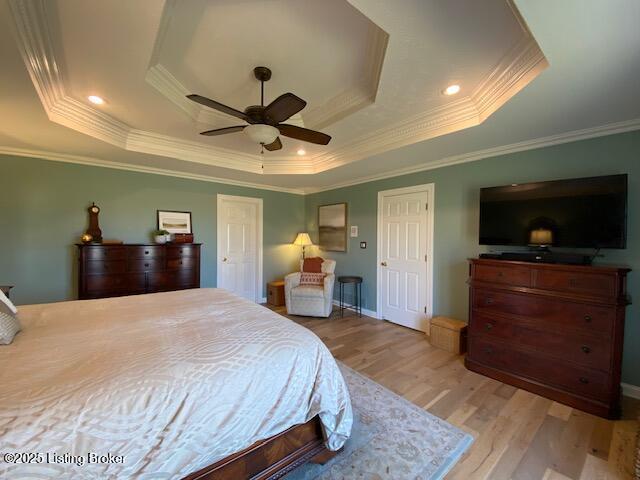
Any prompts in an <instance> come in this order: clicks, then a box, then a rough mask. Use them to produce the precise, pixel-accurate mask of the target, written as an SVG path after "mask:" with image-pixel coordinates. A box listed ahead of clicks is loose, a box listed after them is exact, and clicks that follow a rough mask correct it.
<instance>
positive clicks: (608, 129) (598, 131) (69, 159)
mask: <svg viewBox="0 0 640 480" xmlns="http://www.w3.org/2000/svg"><path fill="white" fill-rule="evenodd" d="M634 130H640V118H637V119H633V120H628V121H625V122H618V123H611V124H608V125H602V126H598V127H592V128H586V129H582V130H575V131H572V132H566V133H562V134H559V135H551V136H548V137H543V138H538V139H533V140H527V141H524V142H519V143H513V144H510V145H504V146H500V147H494V148H488V149H484V150H477V151H475V152H469V153H465V154H461V155H453V156H450V157H444V158H441V159H439V160H436V161H433V162H429V163H428V164H426V165H420V166H417V167H411V168H405V169H400V170H394V171H393V172H392V173H382V174H378V175H369V176H366V177H360V178H358V179H355V180H352V181H348V182H342V183H338V184H334V185H333V186H331V187H327V188H304V189H296V188H286V187H278V186H274V185H265V184H260V183H251V182H243V181H239V180H229V179H226V178H221V177H214V176H209V175H198V174H191V173H185V172H182V171H177V170H170V169H163V168H156V167H148V166H142V165H132V164H130V163H121V162H111V161H107V160H102V159H99V158H94V157H87V156H81V155H70V154H65V153H58V152H51V151H45V150H34V149H26V148H15V147H8V146H0V155H14V156H19V157H32V158H39V159H44V160H50V161H54V162H64V163H75V164H79V165H88V166H93V167H102V168H112V169H116V170H126V171H131V172H138V173H150V174H154V175H164V176H169V177H177V178H185V179H188V180H199V181H203V182H212V183H220V184H224V185H235V186H239V187H247V188H255V189H259V190H268V191H274V192H283V193H292V194H296V195H311V194H313V193H319V192H325V191H329V190H336V189H339V188H345V187H350V186H353V185H360V184H362V183H368V182H373V181H376V180H384V179H386V178H394V177H399V176H402V175H408V174H411V173H418V172H424V171H427V170H435V169H437V168H442V167H447V166H450V165H458V164H462V163H468V162H475V161H478V160H483V159H485V158H490V157H496V156H500V155H507V154H510V153H517V152H523V151H526V150H533V149H536V148H544V147H550V146H553V145H561V144H564V143H571V142H575V141H578V140H587V139H590V138H597V137H602V136H606V135H614V134H617V133H625V132H631V131H634Z"/></svg>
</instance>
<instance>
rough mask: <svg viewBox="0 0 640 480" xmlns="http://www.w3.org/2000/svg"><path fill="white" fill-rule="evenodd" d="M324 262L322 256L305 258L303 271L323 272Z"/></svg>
mask: <svg viewBox="0 0 640 480" xmlns="http://www.w3.org/2000/svg"><path fill="white" fill-rule="evenodd" d="M322 262H324V260H323V259H322V258H321V257H311V258H305V259H304V262H302V271H303V272H309V273H322Z"/></svg>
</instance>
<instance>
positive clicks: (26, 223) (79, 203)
mask: <svg viewBox="0 0 640 480" xmlns="http://www.w3.org/2000/svg"><path fill="white" fill-rule="evenodd" d="M427 147H428V143H422V144H416V145H412V146H409V147H405V148H401V149H398V150H395V151H393V152H389V153H387V154H384V155H383V157H384V158H385V159H386V160H387V161H388V162H389V163H393V162H394V161H397V160H401V159H403V158H409V157H411V158H415V157H416V156H420V152H421V151H422V150H423V149H424V148H427ZM616 173H628V174H629V189H630V190H629V223H628V238H627V244H628V248H627V249H626V250H609V251H604V252H603V253H604V254H605V255H606V257H605V258H604V259H602V260H601V261H602V262H605V263H618V264H626V265H629V266H630V267H631V268H633V269H634V272H632V273H631V274H630V277H629V292H630V294H631V296H632V299H635V300H636V302H640V278H639V277H640V221H639V219H638V214H639V208H638V205H639V202H640V198H639V196H640V131H636V132H630V133H624V134H619V135H612V136H608V137H601V138H595V139H590V140H584V141H580V142H575V143H567V144H563V145H558V146H553V147H548V148H543V149H538V150H530V151H526V152H520V153H514V154H510V155H503V156H500V157H494V158H488V159H484V160H481V161H477V162H470V163H466V164H460V165H454V166H450V167H442V168H438V169H435V170H427V171H424V172H419V173H413V174H410V175H404V176H399V177H394V178H389V179H385V180H379V181H375V182H369V183H364V184H360V185H355V186H352V187H346V188H340V189H336V190H331V191H327V192H321V193H317V194H313V195H308V196H306V197H302V196H298V195H292V194H286V193H278V192H271V191H267V190H257V189H251V188H245V187H236V186H231V185H224V184H218V183H209V182H202V181H195V180H185V179H179V178H173V177H164V176H159V175H152V174H143V173H133V172H128V171H121V170H112V169H107V168H98V167H90V166H81V165H73V164H66V163H59V162H51V161H45V160H39V159H33V158H23V157H10V156H0V284H5V283H8V284H12V285H16V287H15V289H14V290H13V291H12V295H13V298H14V299H15V300H16V301H17V303H19V304H25V303H39V302H50V301H57V300H65V299H72V298H75V293H76V285H75V270H74V266H75V263H74V247H73V243H75V242H76V241H77V239H78V237H79V236H80V234H81V233H82V232H83V231H84V229H85V228H86V225H87V214H86V207H87V206H88V205H89V204H90V203H91V202H92V201H95V202H96V203H97V204H98V205H100V207H101V208H102V212H101V214H100V224H101V228H102V230H103V235H104V237H105V238H115V239H120V240H124V241H126V242H144V241H148V240H149V238H150V237H149V232H150V231H151V230H152V229H153V228H155V224H156V210H157V209H167V210H187V211H191V212H192V213H193V228H194V233H195V236H196V240H197V241H199V242H202V243H203V244H204V245H203V250H202V254H203V258H202V285H203V286H206V287H212V286H215V284H216V262H215V252H216V194H217V193H224V194H229V195H244V196H252V197H260V198H263V200H264V281H265V282H267V281H269V280H272V279H276V278H281V277H282V276H283V275H284V274H286V273H288V272H290V271H293V270H294V269H295V268H296V263H297V260H298V258H299V255H300V251H299V249H298V248H297V247H294V246H292V245H291V244H290V242H292V241H293V239H294V238H295V234H296V233H297V232H298V231H301V230H304V229H305V223H306V229H307V230H308V231H309V233H310V234H311V236H312V239H313V240H314V241H317V225H316V219H317V206H318V205H321V204H327V203H335V202H347V203H348V204H349V224H350V225H358V227H359V236H358V238H349V247H348V251H347V252H346V253H335V252H319V253H320V254H321V255H323V256H326V257H328V258H334V259H336V260H337V273H338V274H354V275H362V276H363V277H364V279H365V282H364V286H363V294H364V302H363V306H364V308H367V309H370V310H375V309H376V304H375V303H376V302H375V290H376V285H375V282H376V209H377V193H378V191H380V190H387V189H391V188H399V187H406V186H411V185H419V184H424V183H434V184H435V240H434V242H435V243H434V285H433V287H434V312H435V313H436V314H439V315H449V316H453V317H457V318H460V319H466V318H467V301H468V293H467V285H466V283H465V282H466V279H467V258H468V257H474V256H476V255H478V253H480V252H482V251H485V250H486V248H485V247H482V246H480V245H478V241H477V236H478V194H479V189H480V187H485V186H493V185H502V184H509V183H522V182H528V181H534V180H553V179H561V178H570V177H583V176H592V175H608V174H616ZM283 212H285V213H284V214H283ZM363 240H364V241H367V243H368V247H367V249H366V250H362V249H360V248H359V242H360V241H363ZM639 313H640V306H639V305H638V304H634V305H632V306H631V307H629V309H628V316H627V325H626V335H625V355H624V365H623V381H625V382H628V383H632V384H635V385H640V369H638V368H637V365H640V349H638V348H637V346H636V345H637V343H638V342H639V341H640V323H639V322H638V316H639Z"/></svg>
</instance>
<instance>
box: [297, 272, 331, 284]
mask: <svg viewBox="0 0 640 480" xmlns="http://www.w3.org/2000/svg"><path fill="white" fill-rule="evenodd" d="M324 277H325V274H324V273H315V272H314V273H312V272H302V273H301V274H300V285H324Z"/></svg>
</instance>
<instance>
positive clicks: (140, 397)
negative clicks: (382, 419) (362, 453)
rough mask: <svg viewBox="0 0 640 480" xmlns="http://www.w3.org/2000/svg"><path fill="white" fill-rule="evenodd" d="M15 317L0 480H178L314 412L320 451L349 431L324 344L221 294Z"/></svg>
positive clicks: (341, 388) (30, 309)
mask: <svg viewBox="0 0 640 480" xmlns="http://www.w3.org/2000/svg"><path fill="white" fill-rule="evenodd" d="M19 317H20V320H21V322H22V325H23V331H22V332H21V333H19V334H18V335H17V336H16V338H15V340H14V343H13V344H11V345H8V346H0V478H25V477H31V478H33V477H37V478H101V479H102V478H128V477H136V478H146V477H148V478H181V477H183V476H184V475H187V474H188V473H191V472H194V471H196V470H198V469H200V468H202V467H204V466H207V465H209V464H212V463H214V462H216V461H217V460H219V459H221V458H224V457H226V456H228V455H230V454H232V453H234V452H237V451H239V450H242V449H244V448H246V447H248V446H250V445H251V444H253V443H255V442H256V441H258V440H262V439H265V438H268V437H270V436H272V435H275V434H277V433H280V432H282V431H284V430H286V429H287V428H289V427H291V426H293V425H296V424H301V423H304V422H306V421H308V420H310V419H311V418H313V417H314V416H315V415H318V414H319V415H320V419H321V421H322V424H323V426H324V431H325V434H326V445H327V447H328V448H330V449H332V450H337V449H338V448H340V447H341V446H342V445H343V444H344V442H345V440H346V439H347V437H348V436H349V434H350V432H351V423H352V412H351V403H350V400H349V393H348V391H347V387H346V385H345V382H344V379H343V378H342V375H341V374H340V371H339V370H338V367H337V365H336V362H335V360H334V359H333V357H332V356H331V354H330V353H329V351H328V350H327V348H326V347H325V346H324V345H323V344H322V342H321V341H320V340H319V339H318V338H317V337H316V336H315V335H314V334H313V333H311V332H310V331H309V330H307V329H305V328H303V327H301V326H299V325H297V324H295V323H294V322H292V321H290V320H288V319H286V318H284V317H282V316H280V315H278V314H275V313H273V312H271V311H269V310H268V309H265V308H264V307H261V306H259V305H256V304H254V303H251V302H249V301H247V300H244V299H241V298H239V297H237V296H235V295H232V294H231V293H229V292H226V291H224V290H219V289H200V290H188V291H183V292H168V293H158V294H152V295H141V296H132V297H122V298H111V299H104V300H88V301H74V302H61V303H54V304H47V305H29V306H23V307H20V308H19ZM7 453H9V454H31V455H28V456H23V457H21V458H18V460H17V463H13V462H16V459H15V458H16V457H13V458H12V457H8V458H7V457H6V456H5V454H7ZM38 455H39V456H38ZM56 455H57V456H56ZM92 455H102V456H107V455H111V457H103V458H96V457H95V456H92ZM23 461H27V462H30V463H27V464H25V463H22V462H23ZM90 461H93V462H91V463H90ZM7 462H9V463H7Z"/></svg>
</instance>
